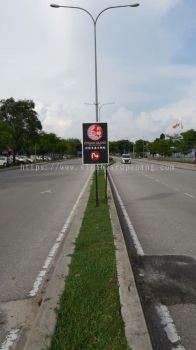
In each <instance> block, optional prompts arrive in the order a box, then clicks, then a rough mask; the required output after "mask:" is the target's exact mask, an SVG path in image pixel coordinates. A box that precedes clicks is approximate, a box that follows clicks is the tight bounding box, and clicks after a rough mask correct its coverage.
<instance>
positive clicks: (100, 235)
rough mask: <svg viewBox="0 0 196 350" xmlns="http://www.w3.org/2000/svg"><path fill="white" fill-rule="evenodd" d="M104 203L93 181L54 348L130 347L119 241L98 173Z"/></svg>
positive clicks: (112, 349)
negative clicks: (118, 265)
mask: <svg viewBox="0 0 196 350" xmlns="http://www.w3.org/2000/svg"><path fill="white" fill-rule="evenodd" d="M99 198H100V205H99V207H98V208H96V207H95V183H94V181H93V184H92V187H91V192H90V197H89V201H88V205H87V208H86V211H85V215H84V219H83V223H82V226H81V230H80V234H79V236H78V239H77V240H76V247H75V252H74V254H73V257H72V262H71V266H70V273H69V276H68V277H67V279H66V282H65V290H64V293H63V295H62V296H61V299H60V302H59V308H58V317H57V325H56V330H55V333H54V335H53V338H52V344H51V350H64V349H66V350H82V349H85V350H89V349H95V350H96V349H100V350H127V349H129V347H128V345H127V341H126V338H125V333H124V323H123V320H122V317H121V310H120V300H119V292H118V280H117V271H116V260H115V247H114V241H113V234H112V228H111V222H110V216H109V208H108V205H107V203H106V202H105V179H104V174H103V171H100V173H99Z"/></svg>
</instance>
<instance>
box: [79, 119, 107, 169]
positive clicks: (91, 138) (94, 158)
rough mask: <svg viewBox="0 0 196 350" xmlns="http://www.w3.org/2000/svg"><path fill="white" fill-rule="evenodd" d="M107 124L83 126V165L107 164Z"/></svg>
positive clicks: (86, 124) (87, 124)
mask: <svg viewBox="0 0 196 350" xmlns="http://www.w3.org/2000/svg"><path fill="white" fill-rule="evenodd" d="M108 152H109V148H108V130H107V123H84V124H83V152H82V153H83V164H108V162H109V154H108Z"/></svg>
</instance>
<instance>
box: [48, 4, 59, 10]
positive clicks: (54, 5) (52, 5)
mask: <svg viewBox="0 0 196 350" xmlns="http://www.w3.org/2000/svg"><path fill="white" fill-rule="evenodd" d="M50 7H53V8H55V9H58V8H59V7H60V6H59V5H57V4H50Z"/></svg>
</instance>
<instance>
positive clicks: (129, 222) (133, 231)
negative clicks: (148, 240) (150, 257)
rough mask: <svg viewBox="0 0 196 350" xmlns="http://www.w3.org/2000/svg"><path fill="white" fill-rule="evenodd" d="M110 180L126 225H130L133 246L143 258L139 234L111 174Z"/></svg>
mask: <svg viewBox="0 0 196 350" xmlns="http://www.w3.org/2000/svg"><path fill="white" fill-rule="evenodd" d="M110 179H111V181H112V185H113V187H114V190H115V192H116V195H117V198H118V201H119V204H120V207H121V209H122V212H123V215H124V218H125V221H126V223H127V225H128V228H129V231H130V234H131V237H132V240H133V244H134V246H135V249H136V251H137V254H138V255H139V256H143V255H144V251H143V248H142V246H141V243H140V241H139V239H138V237H137V234H136V232H135V229H134V227H133V225H132V223H131V220H130V218H129V215H128V213H127V211H126V209H125V206H124V204H123V201H122V199H121V197H120V195H119V192H118V190H117V188H116V185H115V184H114V181H113V179H112V176H111V174H110Z"/></svg>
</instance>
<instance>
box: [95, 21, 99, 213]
mask: <svg viewBox="0 0 196 350" xmlns="http://www.w3.org/2000/svg"><path fill="white" fill-rule="evenodd" d="M96 25H97V22H96V21H94V49H95V113H96V123H98V121H99V109H98V104H99V102H98V83H97V32H96V29H97V26H96ZM95 202H96V207H98V206H99V188H98V166H97V165H95Z"/></svg>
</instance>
